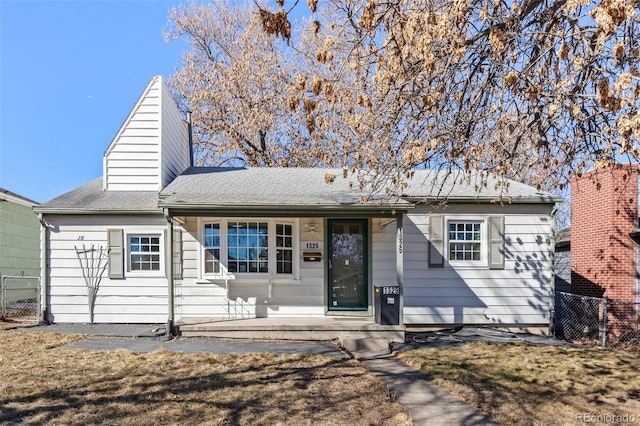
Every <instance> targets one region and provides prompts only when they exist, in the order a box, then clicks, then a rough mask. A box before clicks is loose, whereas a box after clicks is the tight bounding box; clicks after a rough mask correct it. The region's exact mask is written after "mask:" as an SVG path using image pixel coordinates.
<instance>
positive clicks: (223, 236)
mask: <svg viewBox="0 0 640 426" xmlns="http://www.w3.org/2000/svg"><path fill="white" fill-rule="evenodd" d="M197 222H198V241H199V242H200V244H199V249H198V269H199V271H198V276H199V277H201V279H203V280H225V281H228V280H235V281H254V280H261V281H265V280H268V281H274V282H275V281H277V282H297V281H298V280H299V279H300V220H299V219H297V218H260V217H257V218H256V217H250V218H246V217H240V218H237V217H231V218H226V217H225V218H214V217H212V218H201V217H199V218H198V221H197ZM229 222H267V224H268V225H267V226H268V235H269V243H268V250H269V263H268V265H269V272H268V273H251V272H229V271H228V269H227V263H228V258H227V256H228V253H229V252H228V247H227V227H228V223H229ZM210 223H219V224H220V272H219V273H205V265H204V259H205V256H204V250H205V245H204V226H205V225H206V224H210ZM276 223H282V224H287V225H292V229H291V232H292V237H293V242H292V244H293V247H292V251H293V268H292V269H293V273H291V274H278V273H276V272H275V271H276V270H277V265H276V238H275V235H276Z"/></svg>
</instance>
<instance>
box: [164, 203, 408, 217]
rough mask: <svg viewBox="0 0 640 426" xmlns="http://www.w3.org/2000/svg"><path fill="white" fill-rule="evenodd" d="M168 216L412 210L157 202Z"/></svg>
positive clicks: (400, 207) (403, 208)
mask: <svg viewBox="0 0 640 426" xmlns="http://www.w3.org/2000/svg"><path fill="white" fill-rule="evenodd" d="M160 207H162V208H163V209H165V210H167V211H168V212H169V215H170V216H225V217H334V216H340V217H363V216H366V217H396V216H397V215H398V214H400V213H404V212H406V211H408V210H410V209H413V208H414V206H413V205H412V204H400V205H370V204H364V205H352V204H349V205H215V204H187V203H184V204H183V203H160Z"/></svg>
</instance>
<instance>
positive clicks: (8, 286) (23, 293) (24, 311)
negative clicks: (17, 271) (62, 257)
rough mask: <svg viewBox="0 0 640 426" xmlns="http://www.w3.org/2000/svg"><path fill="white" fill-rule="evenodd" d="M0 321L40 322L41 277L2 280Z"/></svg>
mask: <svg viewBox="0 0 640 426" xmlns="http://www.w3.org/2000/svg"><path fill="white" fill-rule="evenodd" d="M0 319H2V320H4V321H25V322H31V321H33V322H40V319H41V309H40V278H39V277H25V276H3V277H2V280H0Z"/></svg>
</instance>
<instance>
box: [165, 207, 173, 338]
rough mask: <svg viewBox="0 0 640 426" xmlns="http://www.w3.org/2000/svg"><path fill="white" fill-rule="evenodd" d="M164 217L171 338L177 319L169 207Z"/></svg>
mask: <svg viewBox="0 0 640 426" xmlns="http://www.w3.org/2000/svg"><path fill="white" fill-rule="evenodd" d="M164 217H165V219H166V220H167V233H166V238H165V248H166V249H165V256H164V258H165V262H166V271H167V282H168V285H167V287H168V294H167V308H168V318H167V330H166V336H167V338H171V336H173V324H174V321H175V315H174V306H173V305H174V293H175V290H174V279H173V220H172V219H171V213H170V212H169V209H164Z"/></svg>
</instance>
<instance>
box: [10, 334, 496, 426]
mask: <svg viewBox="0 0 640 426" xmlns="http://www.w3.org/2000/svg"><path fill="white" fill-rule="evenodd" d="M20 331H23V332H26V331H29V332H51V333H64V334H69V333H73V334H86V335H88V337H87V338H86V339H84V340H82V341H79V342H76V343H73V344H71V345H67V346H66V347H68V348H81V349H90V350H116V349H126V350H131V351H134V352H140V353H145V352H152V351H155V350H159V349H164V350H170V351H176V352H190V353H193V352H206V353H215V354H237V353H251V352H253V353H256V352H266V353H276V354H302V355H325V356H334V357H341V358H351V356H352V355H353V357H354V358H355V359H357V360H358V361H359V362H361V363H362V364H363V365H364V366H365V367H366V368H367V369H368V370H369V371H370V372H371V373H372V374H374V375H375V376H377V377H379V378H380V379H381V380H382V381H383V383H385V384H386V385H387V387H388V389H389V392H390V395H391V396H392V397H393V398H394V399H395V400H396V401H397V402H398V403H400V404H401V405H402V406H403V407H404V408H405V409H406V410H407V411H408V412H409V414H410V415H411V418H412V419H413V422H414V424H415V425H416V426H422V425H441V424H442V425H445V424H446V425H453V426H455V425H497V424H498V423H495V422H492V421H491V420H490V419H488V418H486V417H485V416H483V415H482V414H480V413H478V412H477V411H476V410H475V409H474V408H472V407H471V406H469V405H468V404H466V403H465V402H463V401H461V400H459V399H457V398H455V397H453V396H452V395H450V394H449V393H447V392H445V391H444V390H442V389H441V388H439V387H437V386H436V385H434V384H433V383H431V382H430V381H428V380H426V378H425V377H424V376H423V375H422V374H420V373H419V372H417V371H416V370H414V369H412V368H411V367H409V366H407V365H406V364H404V363H403V362H402V361H400V360H399V359H398V358H396V357H395V356H393V355H392V354H389V353H386V352H383V351H375V352H374V351H353V352H352V353H348V352H346V351H344V350H342V349H340V348H338V347H337V346H335V345H334V344H332V343H330V342H323V341H313V342H310V341H307V342H299V341H259V340H240V339H238V340H230V339H216V338H206V337H204V338H196V337H186V338H184V337H179V338H175V339H172V340H167V339H165V336H164V332H165V330H164V327H163V326H162V325H157V326H153V325H151V326H150V325H133V324H52V325H39V326H35V327H31V328H21V329H20ZM403 349H405V350H409V349H410V348H408V347H405V348H403Z"/></svg>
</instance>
